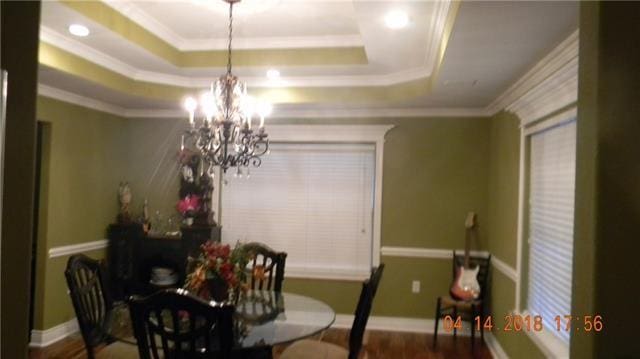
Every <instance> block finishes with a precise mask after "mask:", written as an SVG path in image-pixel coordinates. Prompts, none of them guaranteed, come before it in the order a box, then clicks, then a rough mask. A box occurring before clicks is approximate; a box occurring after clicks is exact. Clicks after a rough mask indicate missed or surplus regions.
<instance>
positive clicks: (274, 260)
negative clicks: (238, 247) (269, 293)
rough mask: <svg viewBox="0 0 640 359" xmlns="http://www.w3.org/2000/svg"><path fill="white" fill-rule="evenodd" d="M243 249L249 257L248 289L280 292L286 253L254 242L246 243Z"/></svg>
mask: <svg viewBox="0 0 640 359" xmlns="http://www.w3.org/2000/svg"><path fill="white" fill-rule="evenodd" d="M244 248H245V250H246V251H247V254H249V255H250V256H251V260H250V262H249V269H248V270H249V273H248V276H247V282H248V283H247V284H249V288H251V289H252V290H273V291H275V292H281V291H282V282H283V281H284V266H285V263H286V261H287V253H285V252H276V251H274V250H273V249H271V248H269V247H268V246H266V245H264V244H262V243H256V242H252V243H247V244H245V245H244Z"/></svg>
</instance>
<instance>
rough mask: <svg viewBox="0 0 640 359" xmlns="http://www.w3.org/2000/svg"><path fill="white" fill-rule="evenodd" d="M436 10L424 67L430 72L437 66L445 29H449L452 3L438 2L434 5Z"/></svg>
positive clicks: (433, 15)
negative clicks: (448, 19)
mask: <svg viewBox="0 0 640 359" xmlns="http://www.w3.org/2000/svg"><path fill="white" fill-rule="evenodd" d="M434 6H435V10H434V11H433V14H432V21H431V28H430V29H429V33H430V34H432V35H431V36H430V37H429V42H428V45H427V53H426V55H425V61H424V67H425V68H426V69H429V70H430V72H433V70H434V69H435V68H436V66H437V60H438V50H439V49H440V45H441V44H442V38H443V36H444V32H445V29H446V27H447V16H448V14H449V11H451V9H452V4H451V1H437V2H435V3H434Z"/></svg>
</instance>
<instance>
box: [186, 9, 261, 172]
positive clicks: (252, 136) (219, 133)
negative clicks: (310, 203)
mask: <svg viewBox="0 0 640 359" xmlns="http://www.w3.org/2000/svg"><path fill="white" fill-rule="evenodd" d="M223 1H225V2H227V3H228V4H229V46H228V50H227V53H228V61H227V73H226V74H224V75H222V76H220V78H218V80H216V82H215V83H213V84H211V88H210V89H209V90H208V91H206V92H204V93H203V94H202V95H201V96H200V100H199V101H197V100H196V99H195V98H194V97H187V98H186V99H185V100H184V108H185V109H186V110H187V112H188V113H189V129H187V130H186V131H185V133H184V135H183V136H182V141H181V145H180V149H181V151H184V150H185V148H186V149H189V150H193V151H194V152H196V153H199V154H200V156H201V158H202V166H203V167H202V171H206V173H207V174H208V175H209V176H210V177H212V178H213V176H214V168H215V167H216V166H218V167H220V168H221V169H222V171H223V172H225V173H226V172H227V170H228V169H229V168H231V167H235V168H236V173H237V174H243V173H244V174H246V175H248V174H249V166H253V167H259V166H260V164H261V163H262V158H261V157H262V156H263V155H264V154H266V153H267V152H268V151H269V140H268V138H267V137H268V135H267V132H266V131H265V128H264V118H265V117H266V116H268V115H269V114H270V113H271V110H272V107H271V104H270V103H268V102H266V101H260V100H257V99H254V98H253V97H251V96H249V95H248V94H247V86H246V84H245V83H244V82H242V81H240V80H239V79H238V77H237V76H235V75H233V74H232V72H231V43H232V39H233V6H234V4H235V3H237V2H240V0H223ZM196 111H198V113H197V114H198V115H199V116H198V118H196ZM254 117H255V118H256V119H259V123H257V124H254V123H252V120H253V118H254Z"/></svg>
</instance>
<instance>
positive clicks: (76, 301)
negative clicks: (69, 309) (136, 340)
mask: <svg viewBox="0 0 640 359" xmlns="http://www.w3.org/2000/svg"><path fill="white" fill-rule="evenodd" d="M64 274H65V277H66V280H67V286H68V288H69V295H70V296H71V303H72V304H73V309H74V310H75V313H76V318H77V320H78V326H79V327H80V333H81V334H82V339H83V340H84V344H85V348H86V350H87V357H88V358H89V359H93V358H137V351H136V349H135V346H133V345H130V344H127V343H122V342H118V341H116V340H115V338H113V337H112V336H110V335H109V334H108V330H107V326H108V325H109V318H110V315H111V313H112V311H113V300H112V298H111V295H110V294H109V291H108V288H109V286H108V284H107V283H108V281H107V279H106V275H105V270H104V268H103V267H102V265H101V263H100V262H99V261H97V260H95V259H91V258H89V257H87V256H86V255H84V254H76V255H72V256H71V257H69V260H68V261H67V267H66V269H65V271H64Z"/></svg>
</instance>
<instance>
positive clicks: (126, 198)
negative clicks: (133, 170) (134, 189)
mask: <svg viewBox="0 0 640 359" xmlns="http://www.w3.org/2000/svg"><path fill="white" fill-rule="evenodd" d="M118 200H119V202H120V213H118V217H117V221H118V223H120V224H127V223H131V213H130V212H129V206H130V205H131V188H130V187H129V182H120V186H119V187H118Z"/></svg>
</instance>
